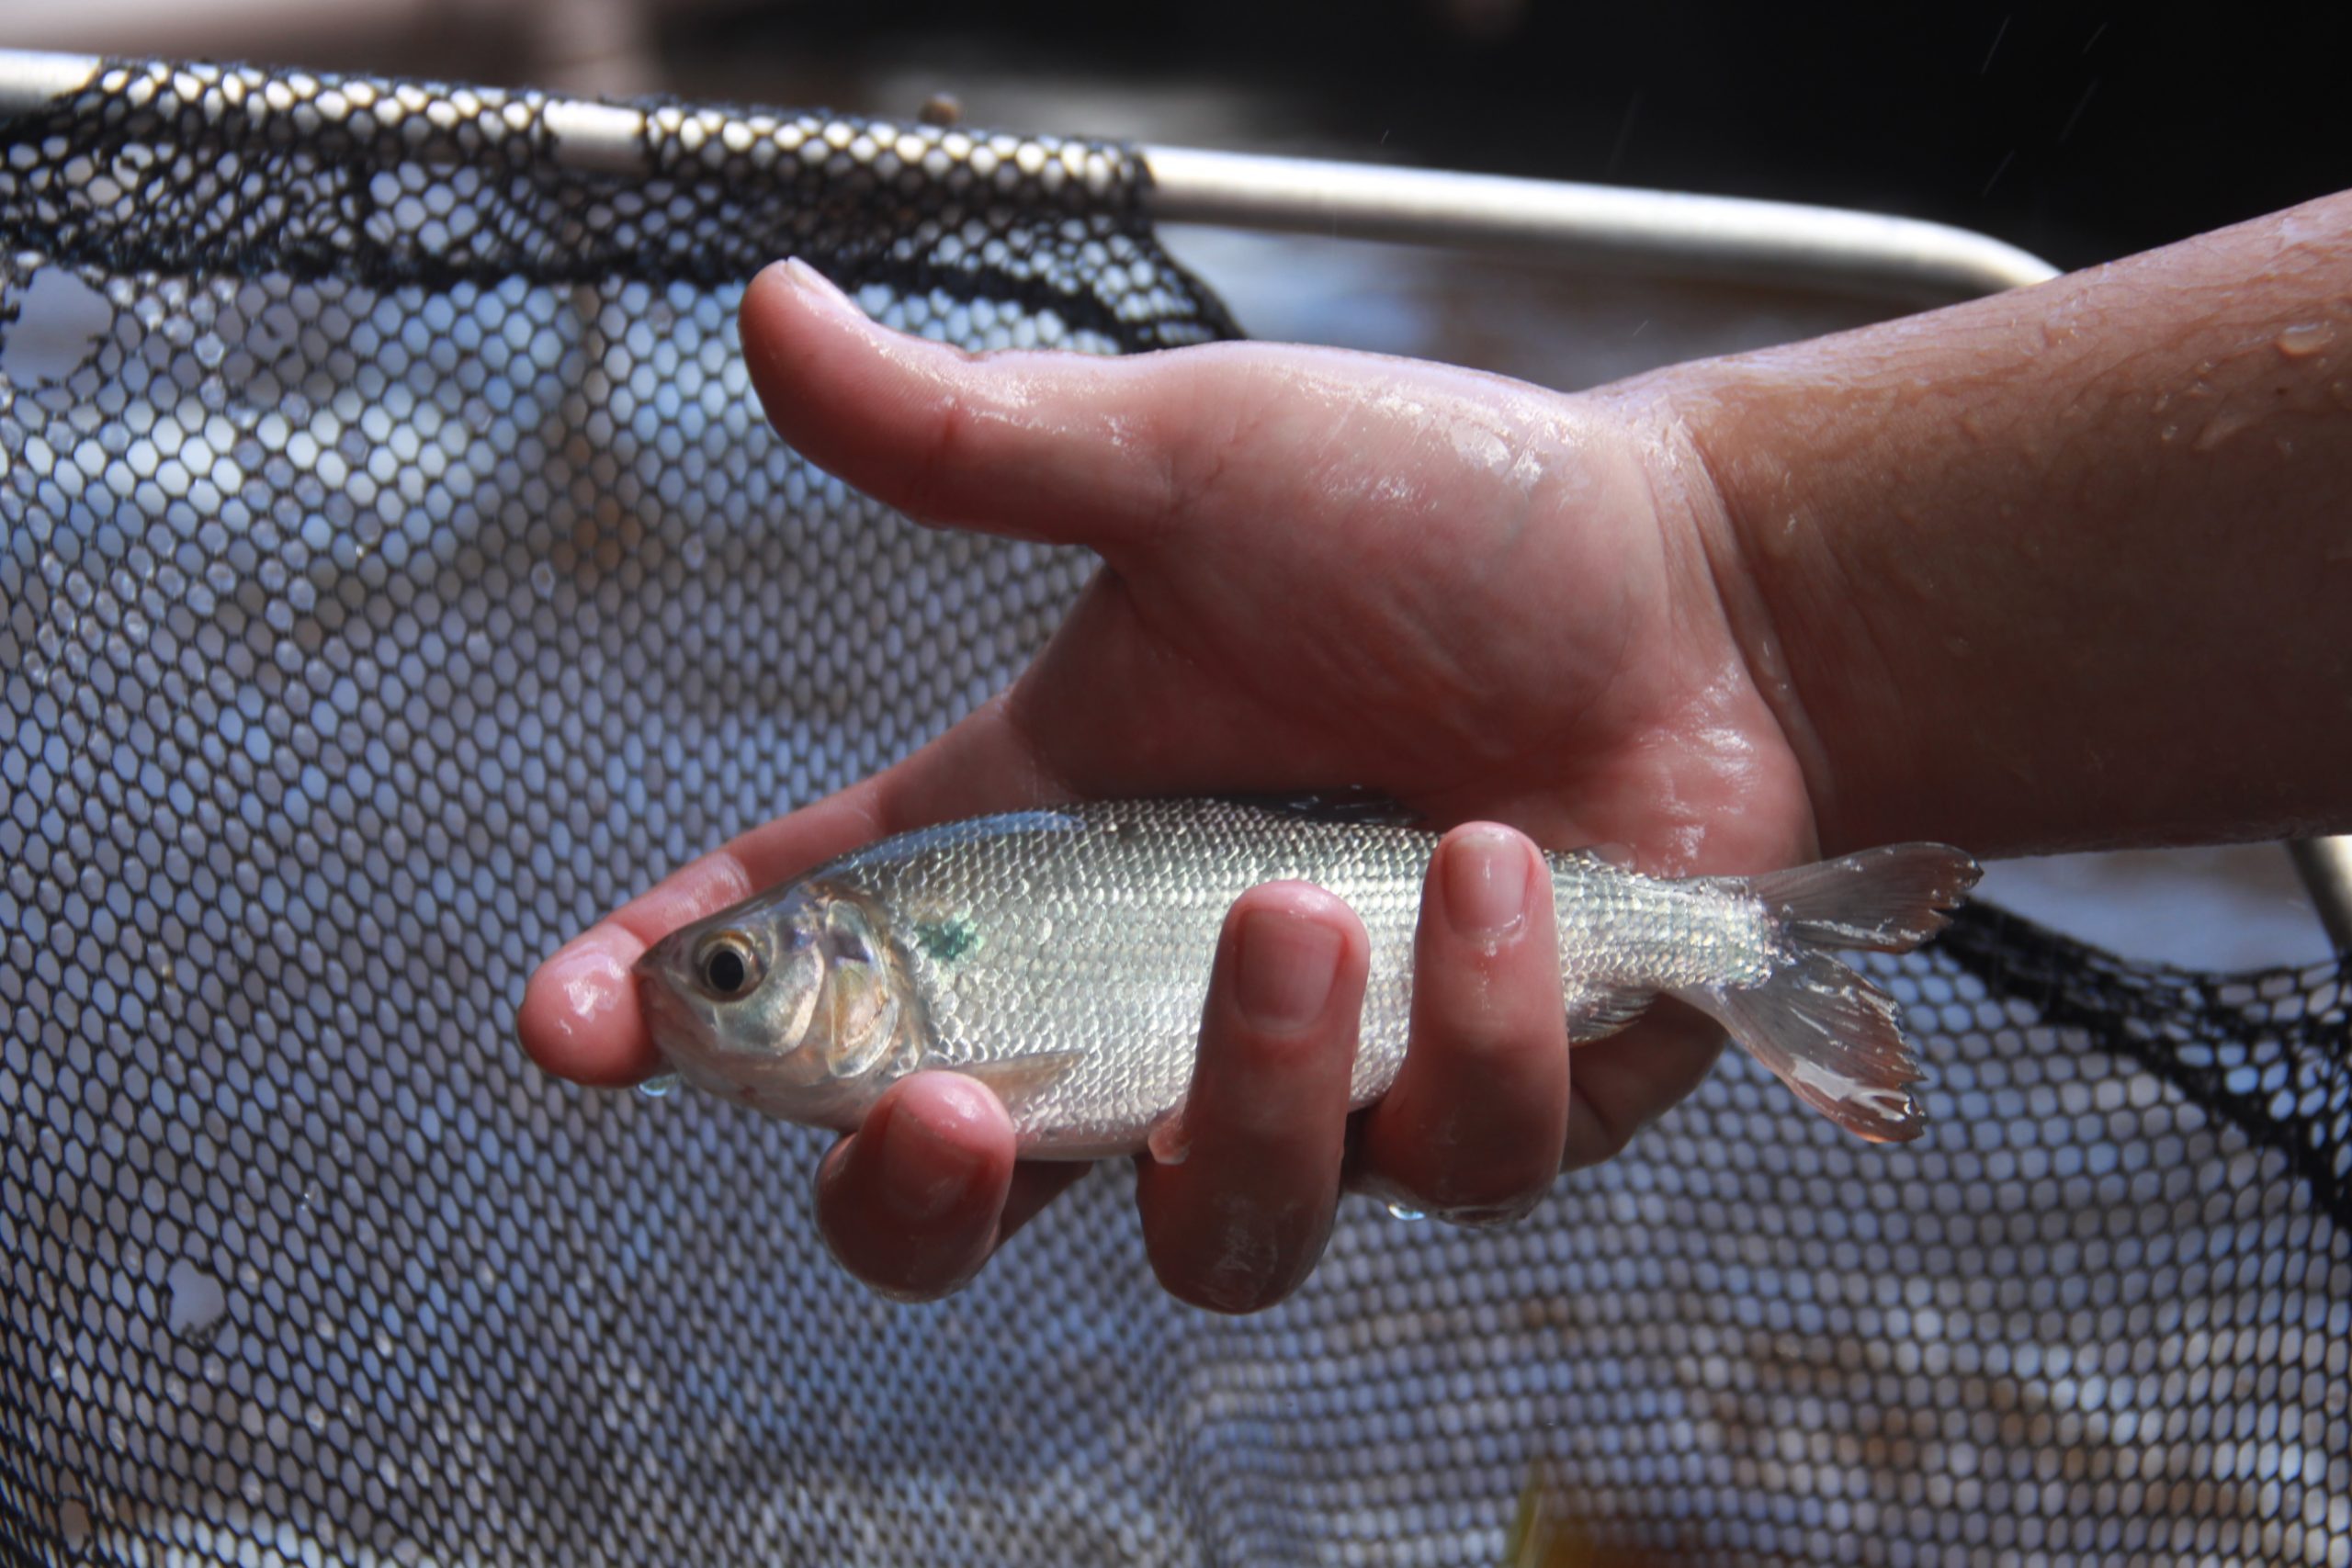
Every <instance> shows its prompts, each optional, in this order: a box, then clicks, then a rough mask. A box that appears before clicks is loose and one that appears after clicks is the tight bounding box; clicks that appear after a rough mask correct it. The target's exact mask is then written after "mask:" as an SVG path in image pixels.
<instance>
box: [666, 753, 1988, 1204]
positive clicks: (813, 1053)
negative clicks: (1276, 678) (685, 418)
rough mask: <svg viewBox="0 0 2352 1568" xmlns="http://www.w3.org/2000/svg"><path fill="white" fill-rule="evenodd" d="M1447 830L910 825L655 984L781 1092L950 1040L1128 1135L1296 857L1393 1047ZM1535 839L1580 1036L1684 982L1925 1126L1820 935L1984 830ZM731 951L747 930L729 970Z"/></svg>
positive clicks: (678, 1043)
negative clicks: (1751, 864) (1340, 924)
mask: <svg viewBox="0 0 2352 1568" xmlns="http://www.w3.org/2000/svg"><path fill="white" fill-rule="evenodd" d="M1437 841H1438V836H1437V835H1436V834H1434V833H1430V832H1428V831H1425V830H1423V829H1419V828H1415V827H1411V826H1407V825H1404V824H1403V823H1400V822H1398V821H1397V820H1394V819H1378V818H1374V819H1367V817H1366V814H1365V813H1364V811H1363V809H1362V808H1361V807H1343V806H1335V805H1333V804H1332V803H1330V802H1329V801H1325V800H1321V799H1312V798H1309V799H1304V800H1302V801H1298V802H1288V803H1269V802H1264V801H1248V800H1201V799H1192V800H1139V801H1110V802H1095V803H1090V804H1085V805H1079V806H1071V807H1057V808H1053V809H1050V810H1040V811H1030V812H1018V813H1012V814H1008V815H1004V816H1001V817H995V818H977V819H974V820H971V821H967V822H960V823H952V824H947V825H944V826H942V827H937V828H931V829H918V830H916V831H913V832H910V833H905V834H901V835H899V836H897V837H895V838H891V839H888V840H882V841H881V842H879V843H876V844H874V845H871V846H868V847H867V848H865V849H863V850H859V851H855V852H852V853H850V854H848V855H845V856H843V857H842V858H840V859H838V860H836V861H834V862H832V863H829V864H827V865H825V866H821V867H820V868H818V869H817V870H816V871H814V872H811V873H810V874H809V875H808V876H807V877H805V878H803V879H801V880H799V881H798V882H796V883H794V884H791V885H789V886H786V887H784V888H780V889H775V890H772V891H770V892H768V893H765V894H763V895H760V896H759V897H754V898H752V899H750V900H747V901H746V902H745V903H744V904H742V905H739V906H737V907H736V908H734V909H731V910H728V911H726V912H724V913H722V914H720V915H718V916H716V917H713V918H712V919H708V920H706V921H703V922H700V923H698V924H697V925H695V926H692V927H689V928H687V929H686V930H685V931H680V932H677V933H674V934H673V936H671V937H669V938H667V939H664V941H663V942H662V943H659V944H657V945H656V947H655V948H654V949H653V950H652V951H651V952H650V953H648V954H647V956H646V958H645V960H644V961H642V962H641V964H640V965H639V969H640V973H641V974H642V975H643V976H645V979H646V982H647V985H646V990H645V992H644V995H645V997H646V999H647V1008H646V1011H647V1015H648V1017H649V1019H650V1021H651V1022H652V1024H653V1028H654V1034H655V1039H656V1043H657V1044H658V1045H660V1046H661V1048H662V1051H663V1052H664V1054H665V1055H667V1056H668V1057H669V1059H670V1060H671V1062H672V1064H673V1066H675V1067H676V1068H677V1069H678V1070H679V1072H680V1073H681V1074H682V1075H683V1076H684V1077H686V1078H687V1079H688V1080H689V1081H690V1082H694V1083H695V1084H697V1085H699V1086H701V1087H703V1088H705V1089H713V1090H716V1091H717V1092H720V1093H724V1094H728V1095H730V1096H731V1097H733V1098H737V1099H741V1100H744V1101H746V1102H747V1103H750V1104H752V1105H753V1106H754V1107H756V1108H758V1109H760V1110H762V1111H767V1112H769V1113H771V1114H775V1115H782V1116H786V1117H791V1118H793V1119H797V1120H804V1121H816V1122H825V1123H827V1124H831V1125H837V1126H849V1125H854V1122H855V1120H856V1118H857V1116H859V1115H861V1114H862V1113H863V1110H864V1108H865V1106H867V1105H870V1104H871V1103H872V1101H873V1100H874V1099H875V1098H876V1097H878V1096H879V1094H880V1093H881V1092H882V1090H883V1089H885V1088H887V1087H888V1084H889V1083H890V1082H893V1081H895V1080H896V1079H897V1078H898V1077H903V1076H905V1075H906V1074H907V1073H910V1072H913V1071H918V1070H922V1069H941V1070H946V1071H953V1072H961V1073H966V1074H968V1075H970V1076H972V1077H978V1078H979V1079H981V1080H982V1081H984V1082H987V1083H988V1084H989V1086H990V1087H991V1088H992V1089H995V1090H996V1091H997V1092H998V1093H999V1094H1000V1096H1001V1098H1003V1099H1004V1100H1005V1101H1006V1104H1007V1109H1008V1110H1009V1111H1010V1112H1011V1114H1012V1120H1013V1125H1014V1131H1015V1133H1016V1134H1017V1136H1018V1137H1019V1139H1020V1141H1021V1145H1022V1147H1023V1150H1024V1152H1025V1153H1028V1154H1030V1155H1032V1156H1046V1157H1067V1158H1080V1157H1096V1156H1103V1155H1107V1154H1114V1153H1121V1152H1129V1151H1133V1150H1135V1149H1137V1148H1140V1147H1141V1146H1142V1145H1143V1144H1144V1143H1145V1141H1146V1139H1147V1138H1148V1134H1149V1133H1150V1131H1151V1129H1152V1128H1153V1127H1154V1126H1155V1125H1156V1124H1157V1123H1158V1122H1159V1120H1160V1119H1162V1118H1163V1117H1165V1116H1166V1115H1167V1114H1168V1113H1169V1112H1170V1111H1171V1110H1173V1109H1175V1108H1176V1107H1178V1106H1179V1105H1180V1104H1181V1103H1182V1100H1183V1097H1184V1094H1185V1092H1186V1089H1187V1088H1188V1086H1189V1084H1190V1082H1191V1077H1192V1072H1193V1058H1194V1055H1195V1052H1196V1048H1197V1040H1198V1035H1199V1031H1200V1025H1201V1016H1202V1010H1203V1007H1204V1002H1205V1000H1206V997H1207V990H1208V983H1209V972H1210V968H1211V965H1212V963H1213V960H1214V957H1215V954H1216V943H1217V935H1218V931H1219V928H1220V926H1221V924H1222V922H1223V920H1224V919H1225V916H1226V912H1227V909H1228V908H1230V907H1231V905H1232V903H1233V900H1234V899H1235V898H1236V897H1238V896H1239V895H1240V894H1241V893H1242V892H1244V891H1245V890H1247V889H1248V888H1250V887H1252V886H1259V885H1261V884H1263V883H1267V882H1273V881H1283V880H1292V879H1295V880H1299V881H1305V882H1311V883H1314V884H1315V885H1317V886H1321V887H1323V888H1325V889H1327V890H1329V892H1331V893H1333V894H1335V895H1337V896H1338V897H1340V898H1342V899H1344V900H1345V901H1346V902H1347V903H1348V904H1349V906H1350V907H1351V908H1353V909H1354V911H1355V912H1356V914H1357V916H1358V918H1359V919H1362V921H1363V926H1364V930H1365V932H1366V934H1367V935H1368V936H1369V938H1370V940H1371V973H1370V977H1369V982H1368V986H1367V989H1366V994H1365V998H1364V1005H1363V1032H1362V1036H1361V1043H1360V1045H1359V1048H1358V1051H1357V1055H1356V1062H1355V1067H1354V1074H1353V1081H1352V1084H1351V1099H1352V1101H1353V1103H1354V1104H1356V1105H1359V1106H1361V1105H1364V1104H1368V1103H1370V1102H1371V1101H1372V1100H1375V1099H1377V1098H1378V1097H1379V1096H1380V1095H1381V1094H1382V1093H1383V1092H1385V1090H1386V1089H1387V1088H1388V1087H1389V1086H1390V1085H1391V1084H1392V1083H1393V1082H1394V1081H1395V1080H1396V1077H1397V1070H1398V1068H1399V1067H1400V1066H1402V1064H1403V1060H1404V1055H1405V1049H1406V1044H1407V1041H1408V1033H1409V1027H1408V1025H1409V1020H1410V1017H1411V1009H1412V951H1413V937H1414V930H1415V926H1416V923H1417V921H1418V919H1419V907H1420V896H1421V887H1422V880H1423V877H1424V875H1425V874H1426V872H1427V870H1428V866H1429V861H1430V853H1431V852H1432V851H1433V849H1434V848H1435V847H1436V844H1437ZM1545 858H1546V861H1547V863H1548V865H1549V867H1550V872H1551V881H1552V888H1553V901H1554V908H1555V915H1556V923H1557V929H1558V932H1559V946H1560V962H1561V988H1562V998H1563V1005H1564V1007H1565V1009H1566V1015H1567V1020H1568V1025H1569V1034H1570V1038H1571V1039H1573V1040H1576V1041H1578V1042H1582V1041H1585V1040H1590V1039H1594V1038H1598V1037H1600V1036H1601V1035H1603V1034H1607V1033H1610V1032H1614V1031H1615V1030H1616V1029H1619V1028H1622V1027H1623V1025H1624V1023H1626V1022H1627V1021H1631V1020H1632V1019H1633V1018H1635V1017H1637V1016H1639V1014H1640V1013H1641V1011H1642V1010H1644V1009H1645V1008H1646V1007H1647V1006H1648V1005H1649V1003H1650V1002H1651V1001H1652V1000H1653V999H1654V998H1657V996H1660V995H1673V996H1677V997H1680V998H1683V999H1685V1000H1688V1001H1691V1002H1692V1003H1693V1004H1694V1005H1696V1006H1699V1007H1700V1008H1702V1010H1706V1011H1708V1012H1710V1013H1713V1015H1714V1016H1716V1017H1717V1018H1718V1019H1719V1020H1721V1021H1723V1022H1724V1024H1725V1025H1726V1027H1727V1028H1729V1029H1730V1030H1731V1032H1732V1033H1733V1036H1734V1038H1736V1039H1737V1040H1738V1041H1739V1042H1740V1043H1742V1044H1743V1045H1744V1046H1746V1047H1747V1049H1749V1050H1750V1052H1751V1053H1753V1054H1754V1055H1757V1057H1758V1060H1760V1061H1762V1062H1763V1063H1764V1064H1765V1066H1768V1067H1770V1068H1771V1069H1772V1070H1773V1071H1774V1072H1775V1073H1777V1074H1779V1075H1780V1076H1781V1077H1782V1078H1783V1080H1784V1081H1786V1082H1788V1083H1789V1085H1790V1087H1791V1088H1792V1089H1795V1090H1796V1091H1797V1092H1798V1094H1799V1095H1800V1096H1801V1097H1803V1098H1804V1099H1805V1100H1807V1101H1808V1103H1812V1104H1814V1105H1815V1108H1816V1109H1819V1110H1822V1111H1825V1113H1826V1114H1829V1115H1831V1116H1832V1117H1833V1118H1834V1119H1837V1120H1838V1121H1839V1122H1841V1124H1844V1125H1847V1126H1849V1128H1851V1130H1853V1131H1856V1132H1858V1133H1860V1134H1863V1135H1864V1136H1871V1137H1880V1138H1890V1139H1891V1138H1899V1137H1905V1136H1909V1135H1911V1134H1914V1133H1916V1131H1917V1122H1918V1116H1917V1106H1916V1103H1915V1102H1914V1101H1912V1100H1911V1099H1910V1097H1909V1096H1908V1095H1907V1093H1905V1091H1904V1086H1905V1085H1906V1084H1908V1083H1910V1082H1913V1081H1916V1080H1917V1077H1918V1076H1919V1075H1918V1072H1917V1065H1916V1063H1915V1062H1914V1061H1913V1060H1912V1058H1911V1056H1910V1054H1909V1052H1908V1049H1907V1047H1905V1044H1904V1043H1903V1041H1902V1039H1901V1035H1900V1033H1899V1031H1898V1030H1897V1028H1896V1025H1895V1019H1894V1006H1893V1003H1892V1002H1890V1001H1888V1000H1886V998H1884V997H1883V995H1882V994H1880V993H1878V992H1877V991H1876V990H1875V989H1874V988H1873V987H1871V986H1870V984H1869V982H1868V981H1867V980H1865V979H1863V978H1862V976H1860V975H1858V974H1856V973H1855V972H1854V971H1852V970H1851V969H1849V968H1847V967H1846V966H1845V965H1843V964H1839V963H1838V962H1837V961H1836V960H1835V959H1832V958H1829V957H1827V956H1826V949H1827V948H1829V947H1833V946H1865V947H1870V946H1875V947H1879V948H1883V949H1887V950H1900V949H1902V948H1904V947H1907V946H1910V945H1914V944H1916V943H1917V942H1919V941H1922V940H1925V938H1926V937H1927V936H1928V935H1929V934H1932V932H1933V931H1934V930H1935V929H1936V928H1937V927H1938V926H1939V925H1940V924H1941V921H1942V914H1941V911H1942V910H1944V909H1947V908H1951V906H1952V905H1953V904H1955V903H1956V902H1957V901H1958V899H1959V897H1960V896H1961V894H1962V893H1963V892H1964V891H1965V889H1966V887H1967V886H1969V885H1970V884H1971V883H1973V880H1974V874H1975V867H1974V863H1973V862H1972V861H1969V860H1968V858H1967V857H1966V856H1964V855H1962V854H1960V853H1959V852H1957V851H1952V850H1949V849H1945V848H1944V847H1942V846H1939V845H1905V846H1896V847H1894V848H1893V849H1888V850H1879V851H1872V852H1867V853H1866V854H1863V855H1860V856H1854V857H1849V859H1848V860H1845V861H1840V862H1833V863H1827V864H1826V865H1819V866H1810V867H1800V868H1797V869H1796V870H1793V871H1790V872H1783V873H1776V874H1768V875H1766V876H1763V877H1758V878H1753V879H1743V878H1727V877H1695V878H1688V879H1681V880H1666V879H1660V878H1654V877H1648V876H1644V875H1641V874H1638V873H1635V872H1633V871H1630V870H1626V869H1623V868H1620V867H1617V866H1615V865H1612V864H1611V863H1608V862H1607V861H1605V860H1603V859H1602V858H1600V857H1599V856H1597V855H1593V854H1589V853H1583V852H1569V853H1560V852H1553V853H1549V854H1547V855H1546V857H1545ZM713 953H741V955H742V957H741V963H740V964H732V965H730V964H729V963H728V962H727V961H726V960H725V959H724V958H722V959H721V961H720V962H719V964H718V969H717V970H716V971H713V970H712V969H711V962H712V960H711V955H712V954H713ZM812 954H814V955H815V956H813V957H812V956H811V955H812ZM739 970H740V971H741V973H740V974H739ZM713 973H716V974H717V976H718V980H719V981H723V982H726V984H719V985H715V984H714V982H713V980H712V974H713ZM739 979H740V980H741V981H742V983H743V985H744V986H745V987H746V988H745V989H744V990H743V992H742V994H741V995H736V994H733V991H732V988H731V987H732V986H733V984H734V983H735V982H736V981H738V980H739ZM721 993H725V994H721Z"/></svg>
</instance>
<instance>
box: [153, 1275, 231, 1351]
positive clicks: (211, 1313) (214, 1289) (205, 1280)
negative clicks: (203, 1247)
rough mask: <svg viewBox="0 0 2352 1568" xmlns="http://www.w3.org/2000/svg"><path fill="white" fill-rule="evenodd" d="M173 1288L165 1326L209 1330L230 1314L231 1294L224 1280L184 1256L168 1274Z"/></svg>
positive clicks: (168, 1284)
mask: <svg viewBox="0 0 2352 1568" xmlns="http://www.w3.org/2000/svg"><path fill="white" fill-rule="evenodd" d="M164 1285H165V1287H166V1288H167V1289H169V1290H170V1291H171V1292H172V1300H171V1304H170V1307H169V1309H168V1312H167V1314H166V1315H165V1318H164V1326H165V1327H167V1328H169V1329H170V1330H171V1331H172V1332H173V1333H174V1334H209V1333H210V1332H211V1331H212V1330H213V1329H215V1328H218V1327H219V1326H220V1320H221V1319H222V1318H223V1317H225V1316H227V1315H228V1313H229V1298H228V1296H227V1295H226V1294H225V1293H224V1292H222V1291H221V1289H220V1280H216V1279H214V1278H213V1277H212V1276H211V1275H209V1274H208V1273H206V1272H205V1271H204V1270H203V1269H198V1267H197V1266H196V1265H195V1264H193V1263H191V1262H189V1261H188V1260H187V1258H181V1259H180V1260H179V1261H178V1262H176V1263H175V1264H173V1265H172V1269H171V1272H170V1273H168V1274H166V1275H165V1276H164Z"/></svg>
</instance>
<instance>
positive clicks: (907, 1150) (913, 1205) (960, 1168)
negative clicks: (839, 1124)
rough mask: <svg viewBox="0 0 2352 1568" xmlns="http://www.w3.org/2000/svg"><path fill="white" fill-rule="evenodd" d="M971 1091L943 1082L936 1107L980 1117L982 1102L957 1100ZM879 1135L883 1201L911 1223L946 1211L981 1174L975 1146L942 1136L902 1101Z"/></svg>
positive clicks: (884, 1204) (953, 1205)
mask: <svg viewBox="0 0 2352 1568" xmlns="http://www.w3.org/2000/svg"><path fill="white" fill-rule="evenodd" d="M965 1093H967V1091H966V1090H964V1089H961V1088H959V1087H955V1086H945V1087H943V1089H942V1090H941V1091H940V1098H941V1100H942V1102H943V1103H942V1104H941V1105H940V1106H939V1107H938V1109H939V1110H941V1111H945V1112H947V1113H948V1114H949V1115H950V1116H951V1117H952V1116H956V1115H957V1114H958V1112H959V1110H965V1109H968V1111H969V1112H970V1114H971V1116H972V1118H973V1119H974V1120H978V1117H979V1115H980V1114H981V1112H980V1111H979V1109H978V1107H977V1106H972V1107H960V1106H959V1105H958V1103H957V1101H958V1100H960V1098H961V1097H962V1096H963V1095H964V1094H965ZM881 1134H882V1149H881V1156H882V1157H881V1160H880V1162H879V1163H880V1165H881V1168H882V1202H883V1206H884V1207H885V1208H887V1209H888V1210H889V1212H890V1213H892V1214H893V1215H895V1216H897V1217H898V1218H899V1219H900V1220H902V1221H904V1222H905V1223H907V1224H928V1223H929V1222H931V1221H933V1220H935V1219H938V1218H939V1217H940V1216H942V1215H943V1214H944V1213H947V1212H948V1211H949V1210H950V1209H952V1208H954V1207H955V1206H956V1201H957V1200H958V1199H960V1198H962V1197H963V1196H964V1194H965V1193H967V1192H968V1191H970V1190H971V1187H972V1183H973V1181H974V1180H975V1179H977V1178H978V1176H979V1173H980V1164H981V1156H979V1155H978V1153H977V1152H976V1151H974V1150H973V1149H971V1148H968V1147H967V1146H965V1145H961V1144H957V1143H954V1142H952V1141H950V1140H948V1139H945V1138H943V1137H941V1136H940V1135H939V1134H937V1133H936V1132H935V1131H933V1129H932V1128H931V1127H929V1126H927V1125H925V1124H924V1123H923V1122H921V1121H918V1120H917V1119H916V1118H914V1117H912V1116H910V1115H908V1114H907V1111H906V1107H905V1106H903V1105H894V1106H892V1107H891V1108H890V1116H889V1120H888V1121H887V1122H884V1123H883V1124H882V1127H881Z"/></svg>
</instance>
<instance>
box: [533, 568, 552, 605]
mask: <svg viewBox="0 0 2352 1568" xmlns="http://www.w3.org/2000/svg"><path fill="white" fill-rule="evenodd" d="M531 587H532V588H533V589H534V590H536V591H537V593H538V596H539V597H540V598H542V599H552V598H554V597H555V563H554V562H553V561H544V560H543V561H539V562H537V564H535V565H534V566H533V567H532V568H531Z"/></svg>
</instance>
